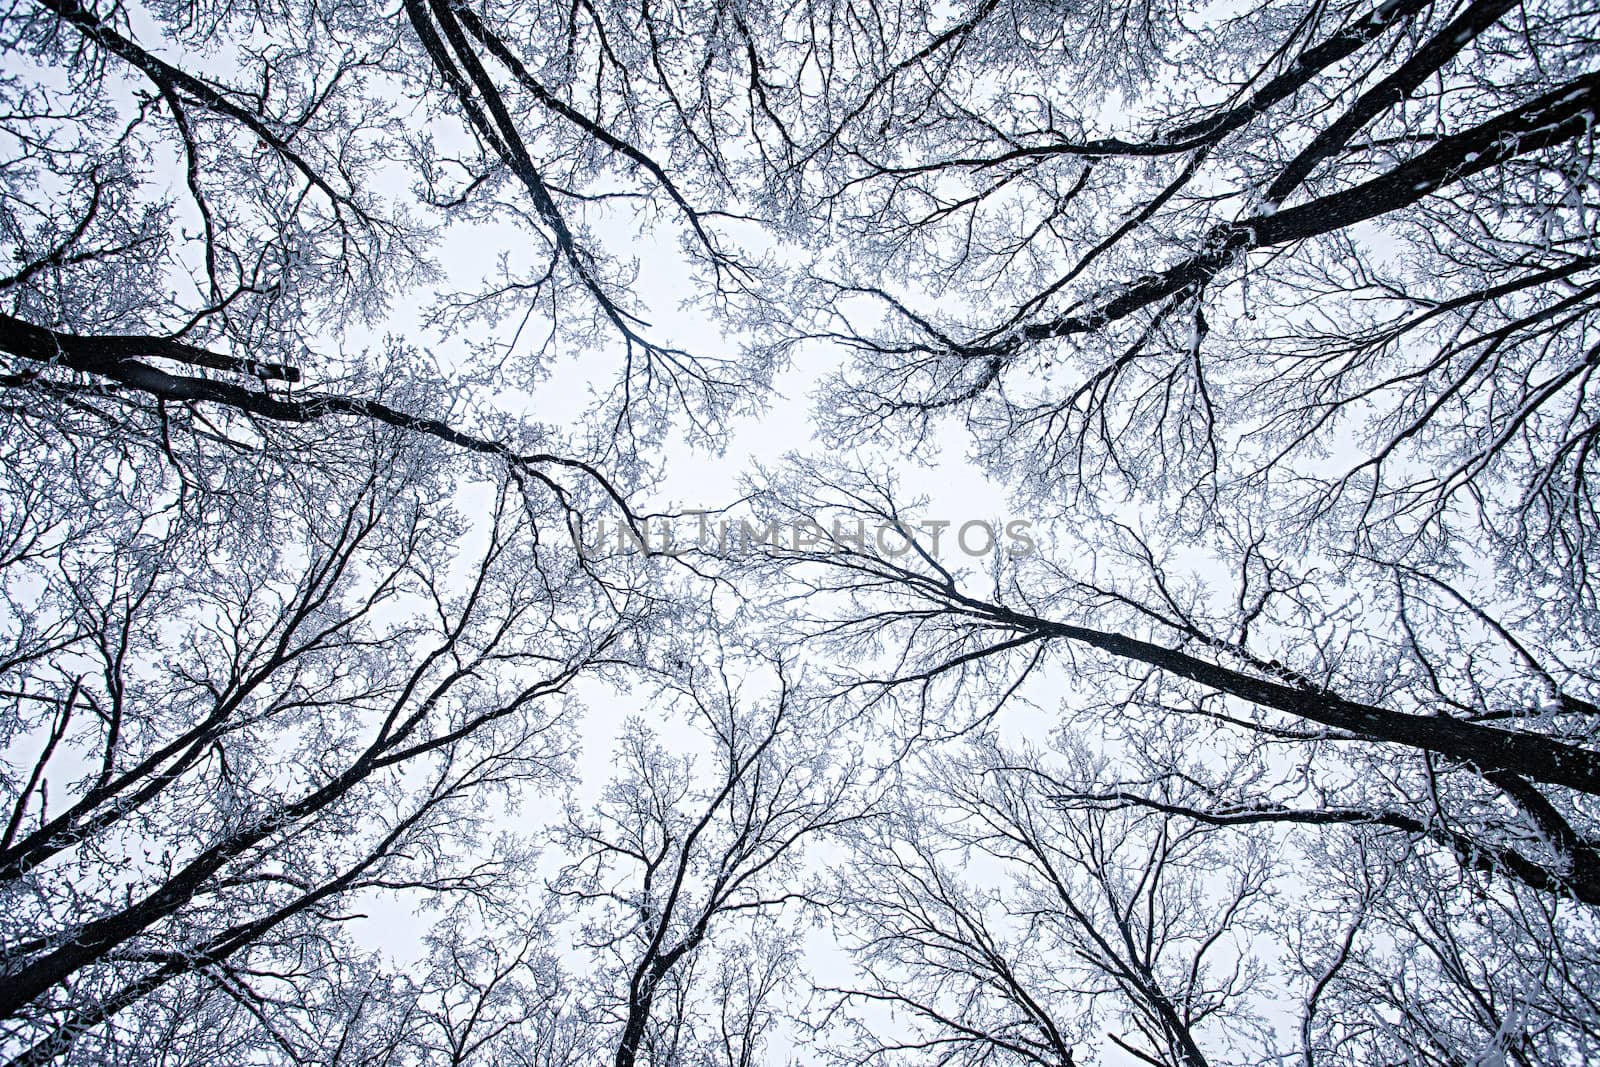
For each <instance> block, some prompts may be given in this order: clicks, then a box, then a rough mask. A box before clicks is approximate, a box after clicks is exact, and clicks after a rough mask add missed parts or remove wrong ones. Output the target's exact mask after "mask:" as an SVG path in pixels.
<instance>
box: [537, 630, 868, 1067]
mask: <svg viewBox="0 0 1600 1067" xmlns="http://www.w3.org/2000/svg"><path fill="white" fill-rule="evenodd" d="M713 662H716V661H713ZM715 669H716V668H714V667H709V666H708V667H705V668H702V669H701V670H699V671H697V672H695V673H694V674H693V675H691V676H690V677H688V678H687V679H686V680H685V681H684V682H682V683H679V687H678V691H677V692H676V694H675V695H674V698H675V699H676V700H679V701H683V702H685V703H686V705H687V707H688V708H689V710H690V711H691V713H692V714H693V715H694V717H695V719H696V720H698V721H697V727H698V728H699V729H701V730H703V731H705V732H706V734H707V736H708V737H709V738H710V739H711V741H712V749H711V755H710V758H709V760H708V762H707V764H705V765H701V766H697V764H696V760H695V758H694V757H693V756H692V755H678V754H675V753H674V752H673V751H672V750H671V749H668V748H666V747H665V746H664V745H663V743H662V741H661V739H660V738H659V736H658V734H657V732H656V731H655V730H653V729H651V728H650V727H648V726H646V725H645V723H644V722H643V721H642V720H639V719H634V720H630V721H629V723H628V724H627V725H626V727H625V728H624V732H623V736H622V739H621V743H620V747H619V751H618V753H617V764H618V777H617V778H616V779H614V780H613V782H612V783H611V785H610V786H609V787H608V788H607V791H606V794H605V796H604V798H603V800H602V801H601V803H600V805H599V806H598V807H597V808H596V810H595V811H594V812H593V813H588V812H583V811H581V810H577V809H574V810H572V811H571V812H570V814H569V822H568V827H567V829H566V831H565V834H564V848H565V850H566V852H567V853H568V854H569V855H570V856H571V857H572V858H571V862H570V863H569V865H568V866H567V867H566V868H565V869H564V870H563V872H562V873H561V876H560V877H559V878H558V879H557V880H556V881H555V883H554V889H555V891H556V892H557V893H559V894H560V895H562V896H564V897H566V898H568V899H570V900H571V901H573V902H574V903H575V904H576V905H577V906H578V907H579V908H580V914H581V917H582V919H583V934H582V944H583V945H584V947H585V948H586V950H587V951H588V953H589V954H590V955H591V957H592V959H593V961H594V967H595V971H596V977H597V979H598V983H599V988H598V989H597V991H596V993H595V995H594V996H593V997H592V998H591V1001H590V1004H591V1011H593V1013H594V1014H593V1016H592V1021H591V1024H592V1025H596V1026H604V1027H606V1028H607V1029H608V1030H609V1031H611V1032H613V1033H614V1034H615V1038H614V1041H615V1045H614V1061H615V1062H616V1064H617V1065H618V1067H630V1065H632V1064H635V1063H652V1064H677V1063H699V1062H717V1063H721V1062H726V1063H728V1064H729V1065H730V1067H732V1065H737V1064H742V1063H748V1062H752V1061H753V1059H754V1057H755V1056H757V1055H758V1054H759V1051H760V1047H761V1045H762V1043H763V1042H764V1040H765V1039H766V1037H767V1036H769V1035H768V1032H767V1030H766V1028H765V1027H764V1026H763V1025H762V1024H763V1022H764V1021H766V1020H768V1019H770V1018H771V1016H772V1013H773V1012H774V1010H775V1007H776V1006H775V1004H774V1003H773V998H774V997H775V995H776V993H777V992H778V991H780V990H781V989H782V988H783V986H784V985H785V983H786V980H787V978H788V977H789V976H787V975H785V974H784V973H783V968H784V967H785V965H786V963H787V962H788V961H791V960H792V959H793V956H794V949H793V947H792V945H791V944H790V941H789V936H788V935H787V934H785V932H784V931H783V929H782V928H776V927H772V926H771V925H770V923H769V919H770V917H772V916H773V915H775V913H777V912H778V911H779V910H780V909H782V908H783V907H784V906H785V905H786V904H793V905H797V904H801V903H803V902H805V901H806V900H807V899H808V894H807V892H806V889H805V885H804V883H803V881H802V878H803V876H804V874H805V868H804V867H803V866H802V865H801V863H800V859H801V850H802V848H803V847H804V846H805V845H807V844H809V843H810V842H812V841H814V840H816V839H818V838H820V837H823V836H824V835H827V834H830V833H834V832H836V831H837V830H838V829H839V828H840V827H842V826H845V825H848V824H849V823H851V822H854V821H855V820H857V819H858V818H860V817H861V816H860V808H859V806H858V805H859V801H858V800H857V799H856V798H855V797H854V793H855V788H856V786H857V784H858V783H857V782H856V781H855V770H854V760H853V758H852V756H851V754H850V753H849V752H848V751H846V750H844V749H843V746H842V745H840V744H839V743H838V742H837V741H835V742H834V743H829V742H828V741H827V740H825V738H826V734H827V724H826V723H825V722H824V721H818V719H817V717H816V715H815V711H814V709H810V708H809V707H808V706H807V705H806V704H805V703H804V702H803V700H802V696H801V694H800V693H799V692H798V691H795V690H792V689H791V688H790V683H789V681H788V679H787V677H786V671H785V670H784V669H783V668H782V667H779V668H778V673H779V681H778V687H779V688H778V693H777V694H776V696H775V697H773V698H772V699H771V700H770V702H755V701H752V702H750V703H749V704H748V705H746V704H744V703H743V702H742V701H741V700H740V699H739V695H738V690H739V687H740V684H741V683H739V682H737V681H735V680H733V679H732V678H731V677H730V675H729V674H721V675H720V676H719V675H718V674H716V673H714V672H715ZM730 670H731V668H730ZM737 673H738V674H740V675H741V676H742V674H743V673H744V672H737ZM724 927H728V928H731V929H730V930H728V931H725V932H723V933H722V934H721V935H720V937H722V938H728V937H737V938H738V940H736V941H730V940H722V941H721V945H720V951H717V952H713V951H712V948H713V946H712V935H713V933H714V932H716V931H718V930H719V929H720V928H724ZM735 931H736V933H735ZM609 1055H611V1054H608V1056H609Z"/></svg>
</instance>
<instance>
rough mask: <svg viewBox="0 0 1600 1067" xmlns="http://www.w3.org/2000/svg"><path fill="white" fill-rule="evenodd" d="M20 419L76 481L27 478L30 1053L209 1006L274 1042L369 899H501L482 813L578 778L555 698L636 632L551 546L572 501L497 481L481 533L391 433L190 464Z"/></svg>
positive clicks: (13, 707) (240, 449)
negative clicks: (211, 999) (247, 500)
mask: <svg viewBox="0 0 1600 1067" xmlns="http://www.w3.org/2000/svg"><path fill="white" fill-rule="evenodd" d="M30 428H37V427H29V426H28V425H27V424H26V423H24V425H23V426H22V427H21V428H20V429H19V432H17V433H15V434H13V435H12V436H11V437H10V438H8V441H9V447H10V448H11V449H12V450H13V454H14V455H17V454H27V453H29V452H32V451H36V450H41V449H51V448H61V447H64V446H65V447H70V448H75V449H77V458H78V460H79V463H78V467H77V469H76V470H75V471H72V472H65V471H63V472H60V473H59V474H56V475H54V476H52V475H50V474H49V473H48V472H49V468H48V467H39V466H36V465H31V464H30V465H24V464H18V465H16V466H11V467H8V471H10V472H13V473H9V474H8V476H7V487H6V489H7V491H6V495H5V507H6V511H5V515H6V520H7V542H8V543H9V544H10V545H12V546H13V550H12V551H11V552H10V553H9V554H8V556H7V559H6V564H7V567H6V575H5V578H6V583H5V590H6V597H7V611H8V617H9V618H10V619H12V620H16V625H14V626H13V627H12V629H11V632H12V633H13V634H14V635H15V637H14V643H13V645H12V648H13V652H12V654H10V655H8V656H7V659H6V662H5V670H6V676H5V683H4V687H5V692H6V705H5V706H6V712H7V723H8V725H7V728H6V729H7V733H8V736H9V737H10V738H11V739H12V740H11V744H10V746H9V748H8V767H7V771H6V782H7V787H8V788H7V793H8V796H7V803H6V813H7V818H6V825H5V830H4V836H3V840H0V878H3V879H4V892H5V894H6V898H7V907H6V916H7V919H6V922H7V925H8V929H7V931H6V933H5V936H4V946H5V972H6V982H5V987H4V988H5V993H4V997H3V1000H0V1008H3V1014H4V1016H5V1018H6V1019H7V1045H8V1047H9V1051H10V1053H11V1055H12V1056H13V1058H14V1062H17V1063H35V1062H45V1061H48V1060H50V1059H53V1058H55V1057H56V1056H59V1055H61V1054H63V1053H64V1052H66V1051H67V1050H68V1049H69V1048H71V1049H73V1050H74V1055H93V1053H91V1052H90V1049H91V1048H94V1047H115V1045H116V1044H117V1043H119V1042H120V1041H121V1040H122V1038H121V1037H120V1036H119V1034H120V1033H125V1032H128V1031H124V1030H123V1029H122V1028H123V1027H128V1028H130V1029H131V1030H132V1031H137V1030H138V1029H140V1028H141V1027H143V1026H145V1025H147V1024H146V1022H144V1021H136V1022H127V1021H125V1020H127V1019H128V1018H129V1017H130V1016H131V1017H134V1018H136V1019H138V1020H144V1019H146V1018H151V1017H153V1016H151V1013H155V1014H156V1015H159V1014H160V1013H162V1012H164V1011H167V1010H169V1009H167V1008H166V1007H164V1006H163V1005H165V1004H166V1003H168V998H169V997H176V998H180V1000H181V999H182V998H192V997H194V996H195V995H196V993H195V992H194V991H195V990H196V989H197V988H198V989H201V990H204V989H208V988H214V989H215V990H216V991H217V992H218V993H220V994H225V995H226V996H228V997H230V998H233V999H236V1000H237V1001H238V1002H239V1003H240V1004H241V1005H242V1006H243V1007H245V1008H246V1009H247V1010H249V1011H250V1013H251V1014H254V1015H260V1016H263V1018H262V1019H261V1021H260V1030H258V1031H256V1033H257V1040H258V1042H259V1041H262V1040H265V1035H272V1034H279V1033H281V1031H280V1027H281V1026H283V1025H284V1024H283V1023H281V1022H278V1021H273V1020H271V1019H268V1018H265V1016H269V1015H274V1014H276V1010H275V1009H276V1007H278V1006H281V1005H289V1004H293V1003H294V1002H295V1000H296V998H304V999H307V1000H308V1001H310V1000H315V995H314V994H315V989H314V988H313V987H316V986H318V985H320V984H321V983H324V982H326V981H328V980H329V979H328V975H330V974H333V973H336V972H337V970H338V969H339V968H341V967H345V966H347V964H346V963H344V962H343V961H342V960H341V956H342V955H346V956H347V955H348V953H349V949H348V947H341V942H342V941H343V935H342V934H341V933H340V932H339V929H338V928H339V925H340V923H339V916H340V914H341V908H342V907H343V906H344V902H345V901H347V900H349V899H350V898H351V897H352V896H353V895H355V894H359V893H362V892H367V891H379V892H400V891H404V892H414V893H422V894H442V895H445V896H450V895H467V896H475V895H484V896H487V897H495V896H497V895H502V894H504V893H506V892H507V891H509V889H510V887H511V886H513V885H514V884H515V881H516V879H517V877H518V875H517V871H518V868H519V866H520V865H521V863H522V860H521V859H520V858H519V853H518V851H517V849H516V848H508V847H506V846H508V845H509V843H505V845H502V846H499V847H494V848H490V847H488V842H484V844H483V846H482V848H480V846H479V844H478V837H479V834H480V833H481V828H482V826H483V823H484V818H485V814H486V813H485V811H484V808H483V805H484V802H485V800H486V799H487V798H488V797H491V796H494V795H496V794H499V795H503V796H508V797H510V796H515V795H518V794H519V792H520V791H523V790H528V789H533V790H538V789H545V788H549V787H550V786H552V785H554V784H555V783H556V782H558V781H560V780H561V778H562V777H563V775H564V774H565V770H564V768H565V766H566V755H567V742H566V740H565V731H566V730H567V726H566V724H565V719H566V715H565V713H564V712H563V710H562V708H561V706H560V704H559V702H558V701H556V699H555V698H557V697H558V696H559V694H561V693H562V692H563V691H565V690H566V689H567V687H568V686H569V685H570V683H571V682H572V680H573V679H574V678H575V677H577V676H578V675H579V674H580V673H583V672H586V671H590V670H595V669H598V668H601V667H603V666H605V665H606V664H608V663H614V662H620V657H619V655H618V652H617V651H616V650H614V649H613V646H615V645H616V644H617V642H618V641H619V638H620V637H621V636H622V635H623V634H624V633H625V632H626V630H627V627H628V625H629V620H628V619H627V618H626V617H624V616H621V615H619V614H618V613H617V612H615V611H614V610H612V609H610V608H609V607H607V601H606V600H605V599H604V597H603V595H602V592H601V590H599V589H598V588H594V587H592V584H591V587H590V588H589V589H588V590H587V591H585V589H584V584H589V583H578V584H575V583H574V582H573V580H572V578H571V573H572V569H573V562H572V559H571V549H570V548H568V549H566V550H565V552H563V550H561V549H560V548H559V546H551V545H549V544H541V543H540V536H539V533H538V530H539V527H540V526H541V525H544V524H545V523H547V522H553V523H554V524H556V527H557V528H558V529H560V528H562V526H561V524H562V523H563V522H564V518H565V512H564V509H563V508H562V507H561V505H560V504H559V503H557V502H555V501H553V500H552V501H550V502H548V503H547V504H546V512H545V514H544V515H540V514H539V513H538V511H536V510H535V508H534V502H533V500H532V499H530V498H529V497H527V496H524V495H523V494H521V493H520V492H518V490H517V488H516V486H515V484H514V483H512V482H510V481H509V480H506V479H504V478H501V479H499V480H498V481H495V480H492V479H491V481H490V482H489V483H488V484H487V486H486V488H485V489H484V496H483V500H484V505H485V511H484V513H483V517H482V521H481V522H478V523H476V524H469V523H466V522H464V521H463V519H462V517H461V515H460V514H459V513H458V512H456V511H455V510H454V509H453V508H452V506H451V505H450V503H449V500H448V495H447V494H448V493H449V492H450V490H449V489H448V488H447V486H446V484H445V483H444V482H443V480H442V476H443V474H444V470H445V469H444V468H441V466H440V464H439V460H440V457H439V455H438V454H437V453H436V452H434V451H432V450H429V449H423V450H420V451H419V450H418V449H417V447H416V444H415V442H412V441H409V440H408V439H407V437H406V435H404V434H398V433H396V432H393V431H375V432H374V433H373V434H372V435H371V436H370V437H369V439H368V440H367V441H366V442H365V443H364V444H362V445H361V446H359V447H357V448H354V449H353V452H354V455H353V456H349V457H339V456H338V455H337V453H335V452H329V453H326V454H325V458H324V461H323V462H322V463H320V464H318V465H316V466H315V467H311V468H307V467H305V466H303V465H301V464H297V463H287V464H285V463H275V462H273V455H272V453H270V452H268V453H262V452H260V451H258V450H256V449H254V448H251V447H250V446H249V443H248V442H245V441H239V440H236V439H233V438H230V437H228V436H227V435H226V434H225V433H223V432H221V431H215V433H214V437H213V438H212V439H211V440H201V439H200V437H199V436H198V435H196V436H195V437H192V438H191V440H190V444H191V446H192V451H189V450H185V451H187V452H188V454H187V455H182V454H181V453H180V451H179V450H178V446H177V445H174V446H173V450H172V451H170V452H164V451H159V450H153V449H152V450H141V449H139V448H137V447H135V446H136V444H137V443H136V442H134V441H132V440H128V439H118V438H111V439H110V440H109V441H108V442H104V443H101V442H84V441H81V440H78V441H74V440H71V439H70V438H69V439H66V441H65V442H63V440H62V438H60V437H56V438H53V439H52V438H51V437H48V436H46V435H44V434H42V433H40V434H38V435H37V436H33V435H30V434H29V433H27V432H26V431H27V430H28V429H30ZM30 437H31V439H30ZM235 452H237V453H239V454H240V455H238V456H236V455H233V454H231V453H235ZM241 458H242V459H243V461H244V462H243V464H240V463H239V460H240V459H241ZM208 460H211V461H213V463H212V465H210V466H209V468H208V464H207V461H208ZM230 464H233V465H241V466H248V467H251V468H253V469H252V470H251V471H250V473H249V476H248V482H249V486H248V488H249V489H250V490H253V491H254V492H255V493H256V494H257V495H255V496H253V497H252V499H251V505H252V507H253V508H259V509H260V510H259V511H256V512H255V522H254V524H253V525H252V526H250V527H248V528H246V527H244V526H242V525H241V524H240V523H238V522H236V521H222V522H216V523H215V524H214V523H213V520H215V519H216V518H217V517H218V516H217V512H218V510H219V509H214V508H211V507H208V506H204V505H195V506H191V505H190V504H189V502H188V501H189V497H188V496H187V495H186V494H188V493H189V492H191V488H190V487H191V484H192V483H191V481H189V480H187V479H185V478H184V477H183V476H182V473H181V472H183V471H185V470H189V469H196V470H200V471H202V472H204V473H203V475H202V477H214V478H215V479H216V482H222V483H224V485H225V484H226V480H225V479H223V478H221V477H220V476H219V475H220V469H221V468H224V467H226V466H228V465H230ZM457 473H459V470H457ZM74 475H76V479H74V477H73V476H74ZM219 488H221V487H220V486H219V485H218V484H216V483H213V484H212V485H211V486H209V487H208V492H207V496H210V495H211V494H215V493H217V492H218V490H219ZM163 490H164V491H163ZM222 517H223V518H224V519H229V518H236V516H229V515H226V514H225V513H224V514H223V516H222ZM474 526H476V533H473V534H472V536H471V537H470V538H469V537H468V534H469V533H471V532H472V531H473V529H474ZM329 968H333V971H330V970H329ZM264 1005H272V1006H273V1007H274V1010H273V1011H268V1010H266V1008H265V1007H264ZM291 1014H292V1013H291ZM196 1021H199V1020H195V1019H180V1020H177V1021H176V1025H178V1026H180V1027H186V1026H188V1025H190V1023H191V1022H196ZM305 1025H307V1026H308V1027H311V1028H313V1029H316V1028H317V1024H315V1023H306V1024H305ZM273 1040H278V1038H277V1037H274V1038H273ZM107 1042H110V1045H109V1046H108V1045H106V1043H107Z"/></svg>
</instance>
